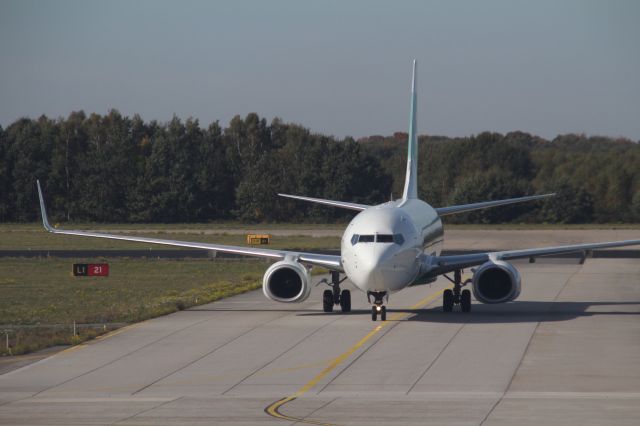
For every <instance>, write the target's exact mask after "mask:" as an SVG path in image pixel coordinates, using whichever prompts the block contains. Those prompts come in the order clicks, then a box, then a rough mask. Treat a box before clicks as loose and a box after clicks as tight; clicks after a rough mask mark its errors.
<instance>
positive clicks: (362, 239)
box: [358, 235, 375, 243]
mask: <svg viewBox="0 0 640 426" xmlns="http://www.w3.org/2000/svg"><path fill="white" fill-rule="evenodd" d="M374 241H375V235H360V238H359V239H358V242H359V243H372V242H374Z"/></svg>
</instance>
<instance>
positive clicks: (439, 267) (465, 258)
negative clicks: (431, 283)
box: [427, 240, 640, 275]
mask: <svg viewBox="0 0 640 426" xmlns="http://www.w3.org/2000/svg"><path fill="white" fill-rule="evenodd" d="M634 245H640V240H623V241H609V242H603V243H587V244H573V245H566V246H555V247H542V248H535V249H523V250H506V251H496V252H488V253H473V254H463V255H452V256H431V257H429V265H428V266H427V268H428V271H429V272H428V274H429V275H440V274H444V273H447V272H451V271H454V270H456V269H464V268H469V267H471V266H477V265H481V264H483V263H485V262H487V261H489V260H492V261H497V260H515V259H526V258H536V257H543V256H551V255H554V254H566V253H578V252H588V251H590V250H595V249H603V248H612V247H624V246H634Z"/></svg>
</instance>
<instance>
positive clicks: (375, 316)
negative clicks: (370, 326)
mask: <svg viewBox="0 0 640 426" xmlns="http://www.w3.org/2000/svg"><path fill="white" fill-rule="evenodd" d="M377 320H378V309H377V308H376V307H375V306H372V307H371V321H377Z"/></svg>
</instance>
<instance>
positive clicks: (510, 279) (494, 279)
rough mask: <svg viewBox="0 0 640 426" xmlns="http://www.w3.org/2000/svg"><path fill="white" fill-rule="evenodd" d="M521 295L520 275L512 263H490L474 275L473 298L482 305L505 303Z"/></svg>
mask: <svg viewBox="0 0 640 426" xmlns="http://www.w3.org/2000/svg"><path fill="white" fill-rule="evenodd" d="M519 295H520V273H518V270H517V269H516V268H514V267H513V265H511V264H510V263H507V262H503V261H496V262H492V261H489V262H487V263H484V264H483V265H481V266H480V267H479V268H478V269H476V270H475V272H474V274H473V296H474V297H475V298H476V300H478V301H480V302H482V303H504V302H511V301H512V300H515V299H516V298H517V297H518V296H519Z"/></svg>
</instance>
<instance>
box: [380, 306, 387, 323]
mask: <svg viewBox="0 0 640 426" xmlns="http://www.w3.org/2000/svg"><path fill="white" fill-rule="evenodd" d="M386 320H387V307H386V306H381V307H380V321H386Z"/></svg>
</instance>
